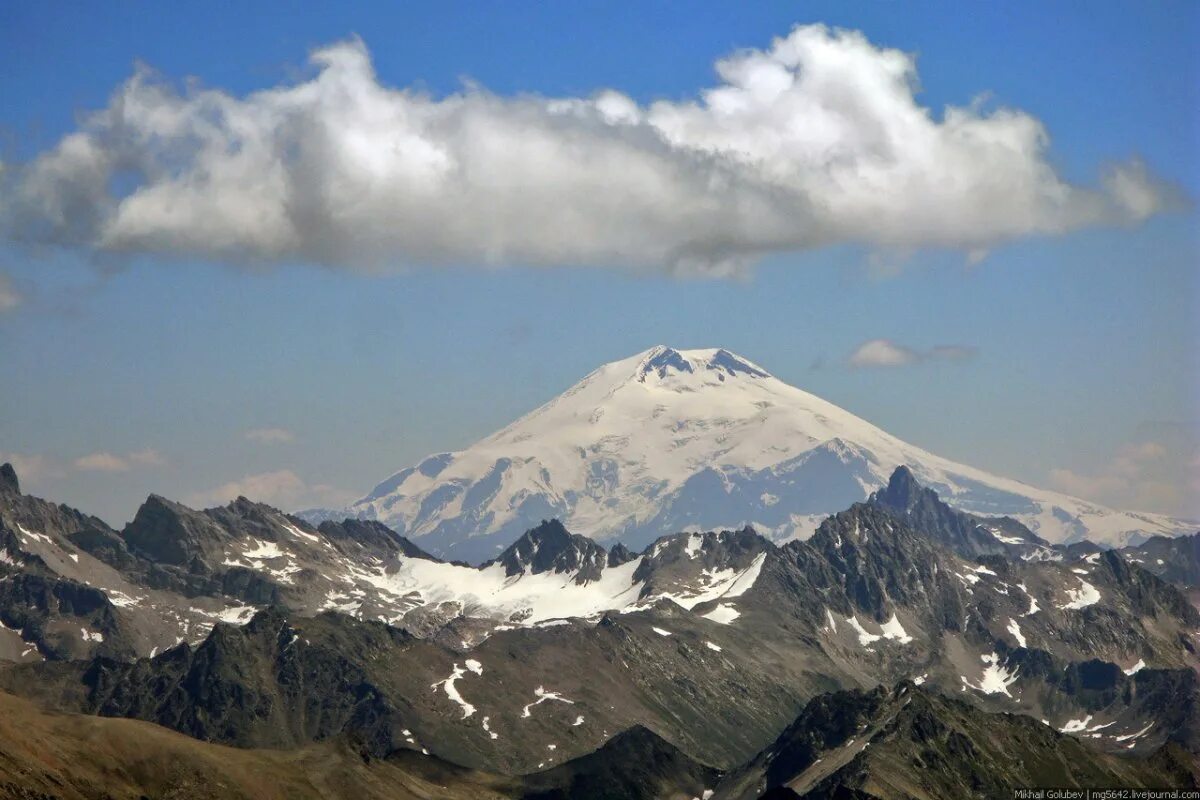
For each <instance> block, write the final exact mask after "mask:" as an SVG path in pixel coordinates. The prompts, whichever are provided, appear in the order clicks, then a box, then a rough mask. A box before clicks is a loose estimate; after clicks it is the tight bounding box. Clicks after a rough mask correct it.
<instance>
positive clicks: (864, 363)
mask: <svg viewBox="0 0 1200 800" xmlns="http://www.w3.org/2000/svg"><path fill="white" fill-rule="evenodd" d="M976 352H977V350H976V348H974V347H969V346H966V345H957V344H945V345H937V346H936V347H931V348H930V349H928V350H923V351H922V350H915V349H913V348H911V347H908V346H907V345H903V344H899V343H898V342H894V341H892V340H891V339H868V340H867V341H865V342H863V343H862V344H860V345H859V346H858V347H856V348H855V349H854V352H853V353H851V354H850V355H849V356H848V357H847V358H846V363H847V364H849V365H850V366H851V367H856V368H871V367H903V366H907V365H909V364H917V363H920V362H922V361H962V360H964V359H968V358H973V357H974V356H975V354H976Z"/></svg>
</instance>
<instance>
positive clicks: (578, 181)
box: [0, 25, 1169, 275]
mask: <svg viewBox="0 0 1200 800" xmlns="http://www.w3.org/2000/svg"><path fill="white" fill-rule="evenodd" d="M311 60H312V63H313V65H314V67H315V68H316V74H315V75H314V76H313V77H312V78H311V79H309V80H306V81H302V82H299V83H295V84H292V85H286V86H280V87H276V88H271V89H266V90H263V91H258V92H254V93H251V94H249V95H246V96H244V97H235V96H233V95H230V94H227V93H225V92H222V91H220V90H215V89H203V88H195V85H194V84H189V88H188V89H187V90H186V91H185V92H184V93H182V94H181V93H179V92H178V91H176V90H175V89H174V88H172V87H171V86H170V85H168V84H167V83H166V82H164V81H162V80H160V79H158V78H157V77H156V76H154V75H153V74H152V73H151V72H150V71H149V70H147V69H145V68H141V67H139V68H138V69H137V70H136V72H135V74H134V75H133V77H131V78H130V79H129V80H128V81H127V82H126V83H125V84H123V85H122V86H120V87H119V88H118V89H117V90H116V92H115V93H114V95H113V97H112V101H111V102H110V104H109V105H108V107H107V108H105V109H103V110H101V111H98V112H96V113H94V114H92V115H91V116H89V117H88V118H86V119H85V121H84V122H83V123H82V124H81V126H80V128H79V129H78V130H77V131H75V132H73V133H71V134H69V135H67V136H66V137H64V138H63V139H62V140H61V141H60V142H59V143H58V145H57V146H55V147H54V148H53V149H51V150H49V151H47V152H45V153H43V154H42V155H41V156H39V157H38V158H37V159H35V160H34V161H32V162H31V163H29V164H27V165H24V166H18V167H14V168H11V169H9V170H7V171H6V173H7V176H6V180H5V183H4V187H3V194H2V195H0V217H2V218H3V221H4V223H5V228H6V230H7V231H8V232H9V235H10V236H12V237H13V238H15V239H19V240H24V241H29V242H34V243H53V244H59V245H69V246H77V247H81V248H85V249H89V250H94V251H102V252H107V253H154V254H159V255H165V256H171V257H191V256H197V257H205V258H213V259H220V260H227V261H232V262H235V263H242V264H251V265H252V264H259V263H263V262H278V261H286V260H302V261H309V262H316V263H321V264H327V265H332V266H343V267H350V268H356V269H366V270H380V269H387V268H391V267H396V266H404V265H409V264H436V263H447V262H450V263H464V262H465V263H484V264H505V263H526V264H535V265H571V264H592V265H604V266H608V265H617V266H623V267H626V268H630V269H651V270H665V271H668V272H673V273H677V274H686V275H724V274H731V273H736V272H739V271H742V270H743V269H744V268H745V267H746V266H747V265H749V264H751V263H752V262H754V261H755V260H756V259H758V258H760V257H762V256H763V255H765V254H768V253H772V252H783V251H795V250H804V249H808V248H813V247H820V246H824V245H827V244H831V243H838V242H858V243H864V244H866V245H868V246H870V247H872V248H887V249H891V248H894V249H897V250H900V251H907V250H911V249H913V248H919V247H929V246H933V247H950V248H961V249H962V250H964V252H966V253H969V254H973V255H972V256H971V257H972V258H977V257H978V255H977V254H979V253H983V252H986V250H987V249H989V248H991V247H994V246H995V245H997V244H999V243H1002V242H1004V241H1006V240H1010V239H1014V238H1018V237H1023V236H1029V235H1037V234H1054V233H1063V232H1066V231H1071V230H1074V229H1077V228H1080V227H1084V226H1088V225H1105V224H1114V223H1126V222H1137V221H1140V220H1142V219H1144V218H1146V217H1148V216H1150V215H1152V214H1154V213H1156V212H1158V211H1159V210H1161V209H1162V208H1163V207H1164V204H1165V203H1166V202H1167V196H1168V194H1169V193H1168V192H1167V191H1166V190H1164V188H1163V187H1162V186H1161V185H1160V182H1159V181H1158V180H1157V179H1156V178H1155V177H1154V176H1152V175H1151V174H1149V173H1148V171H1147V170H1146V168H1145V167H1144V166H1143V165H1142V164H1140V163H1137V162H1134V163H1127V164H1120V165H1114V166H1112V167H1110V168H1108V170H1107V171H1106V172H1105V174H1104V175H1103V176H1101V179H1100V180H1099V182H1098V185H1097V186H1096V187H1093V188H1088V187H1081V186H1076V185H1072V184H1069V183H1067V182H1065V181H1064V180H1063V179H1062V178H1061V177H1059V175H1058V174H1057V173H1056V172H1055V170H1054V168H1053V167H1052V166H1051V164H1050V162H1049V161H1048V160H1047V152H1046V151H1047V147H1048V143H1049V137H1048V135H1047V133H1046V131H1045V129H1044V128H1043V126H1042V124H1041V123H1040V122H1039V121H1038V120H1037V119H1036V118H1034V117H1032V116H1030V115H1028V114H1026V113H1024V112H1021V111H1019V110H1015V109H1008V108H999V109H993V110H989V109H985V108H984V107H983V105H982V104H979V103H977V104H973V105H971V106H967V107H947V108H946V109H944V110H942V111H941V112H937V111H934V110H931V109H929V108H926V107H924V106H922V105H921V104H920V103H919V102H918V101H917V98H916V96H915V91H916V87H917V84H918V79H917V71H916V61H915V58H914V57H913V56H912V55H911V54H907V53H903V52H900V51H898V50H892V49H886V48H883V47H878V46H876V45H873V44H872V43H871V42H869V41H868V40H867V39H866V38H865V37H864V36H863V35H862V34H861V33H858V32H855V31H842V30H830V29H828V28H826V27H825V26H821V25H809V26H801V27H797V28H795V29H794V30H793V31H792V32H791V33H790V34H789V35H787V36H786V37H782V38H778V39H775V40H774V41H773V42H772V43H771V46H770V47H768V48H766V49H762V50H746V51H741V52H737V53H735V54H733V55H730V56H728V57H726V58H724V59H722V60H720V61H718V62H717V63H716V71H717V74H718V76H719V79H720V80H719V83H718V85H716V86H714V87H712V88H709V89H706V90H703V91H701V92H700V93H699V95H698V97H697V98H696V99H694V100H690V101H684V102H669V101H659V102H654V103H650V104H648V105H641V104H638V103H636V102H634V101H633V100H632V99H630V98H629V97H627V96H626V95H624V94H621V93H620V92H617V91H613V90H605V91H601V92H598V93H596V94H594V95H592V96H589V97H566V98H545V97H539V96H536V95H517V96H511V97H505V96H500V95H496V94H493V93H490V92H488V91H486V90H485V89H482V88H479V87H477V86H474V85H469V86H467V87H465V88H464V89H463V90H462V91H460V92H458V93H456V94H453V95H449V96H446V97H441V98H438V97H432V96H430V95H428V94H425V93H423V92H421V91H418V90H415V89H411V88H399V89H398V88H391V87H387V86H384V85H381V84H380V83H379V81H378V79H377V77H376V75H375V73H374V70H373V67H372V65H371V61H370V57H369V55H368V53H367V49H366V47H365V45H364V44H363V43H362V42H361V41H358V40H352V41H346V42H340V43H337V44H333V45H330V46H328V47H324V48H321V49H318V50H316V51H315V52H313V54H312V57H311ZM118 175H119V176H121V178H122V180H121V181H116V180H114V178H115V177H116V176H118ZM115 186H124V187H127V189H128V191H125V192H124V193H118V192H117V190H116V189H115V188H114V187H115Z"/></svg>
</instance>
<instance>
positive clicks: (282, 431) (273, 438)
mask: <svg viewBox="0 0 1200 800" xmlns="http://www.w3.org/2000/svg"><path fill="white" fill-rule="evenodd" d="M244 436H245V437H246V438H247V439H249V440H250V441H252V442H259V443H261V444H286V443H287V442H294V441H296V434H294V433H292V432H291V431H289V430H288V429H287V428H253V429H251V430H248V431H246V433H245V434H244Z"/></svg>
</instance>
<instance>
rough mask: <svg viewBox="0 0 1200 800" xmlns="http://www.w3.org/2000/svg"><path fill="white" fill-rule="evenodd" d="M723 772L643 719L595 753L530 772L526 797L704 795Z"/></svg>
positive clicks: (578, 799) (573, 799)
mask: <svg viewBox="0 0 1200 800" xmlns="http://www.w3.org/2000/svg"><path fill="white" fill-rule="evenodd" d="M720 775H721V773H720V772H719V771H718V770H716V769H713V768H712V767H706V766H704V765H703V764H699V763H697V762H696V761H694V760H692V759H691V758H689V757H688V756H687V755H685V754H684V753H683V752H682V751H680V750H679V748H677V747H675V746H674V745H673V744H671V743H670V742H668V741H666V740H665V739H663V738H662V737H661V736H659V735H658V734H656V733H654V732H653V731H651V730H649V729H648V728H645V727H643V726H641V725H638V726H635V727H633V728H630V729H628V730H626V731H623V732H621V733H619V734H617V735H616V736H614V737H613V738H611V739H609V740H608V741H607V742H606V743H605V744H604V746H603V747H601V748H600V749H599V750H597V751H596V752H594V753H591V754H589V755H586V756H581V757H579V758H576V759H573V760H571V761H568V762H567V763H565V764H562V765H560V766H557V767H554V768H552V769H548V770H546V771H545V772H539V773H535V774H533V775H529V776H527V777H526V778H525V791H524V793H523V794H522V797H523V798H525V800H608V799H609V798H628V800H655V799H656V798H660V797H665V796H671V795H673V794H674V795H677V796H692V797H700V796H701V795H702V794H703V793H704V791H705V790H706V789H710V788H711V787H713V786H715V785H716V784H717V781H718V780H719V778H720Z"/></svg>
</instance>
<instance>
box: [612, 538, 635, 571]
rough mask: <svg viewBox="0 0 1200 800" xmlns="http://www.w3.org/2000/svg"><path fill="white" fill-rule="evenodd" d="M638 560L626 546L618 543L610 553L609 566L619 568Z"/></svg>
mask: <svg viewBox="0 0 1200 800" xmlns="http://www.w3.org/2000/svg"><path fill="white" fill-rule="evenodd" d="M635 558H637V555H636V554H635V553H634V552H633V551H632V550H630V549H629V548H628V547H626V546H625V545H623V544H621V543H620V542H617V543H616V544H614V545H613V546H612V549H611V550H609V551H608V566H610V567H619V566H621V565H622V564H627V563H629V562H630V561H633V560H634V559H635Z"/></svg>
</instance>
